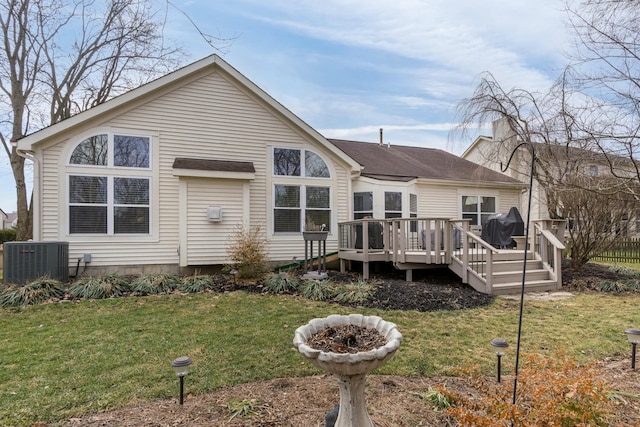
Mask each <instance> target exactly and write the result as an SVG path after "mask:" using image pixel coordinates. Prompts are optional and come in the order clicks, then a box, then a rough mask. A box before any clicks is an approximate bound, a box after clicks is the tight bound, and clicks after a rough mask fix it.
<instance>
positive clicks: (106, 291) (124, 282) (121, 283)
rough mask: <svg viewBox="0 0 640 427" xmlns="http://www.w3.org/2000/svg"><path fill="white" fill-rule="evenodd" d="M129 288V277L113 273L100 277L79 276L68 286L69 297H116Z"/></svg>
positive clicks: (123, 293)
mask: <svg viewBox="0 0 640 427" xmlns="http://www.w3.org/2000/svg"><path fill="white" fill-rule="evenodd" d="M130 290H131V287H130V282H129V279H127V277H125V276H121V275H118V274H115V273H111V274H107V275H105V276H100V277H92V276H87V277H81V278H80V279H78V280H76V281H75V282H74V283H73V284H72V285H71V286H70V287H69V295H70V296H71V298H83V299H105V298H117V297H121V296H123V295H125V294H126V293H127V292H129V291H130Z"/></svg>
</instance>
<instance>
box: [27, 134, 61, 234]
mask: <svg viewBox="0 0 640 427" xmlns="http://www.w3.org/2000/svg"><path fill="white" fill-rule="evenodd" d="M61 149H62V144H58V145H56V146H54V147H52V148H50V149H48V150H46V151H45V152H44V154H45V155H44V156H43V159H42V165H40V171H41V174H42V180H41V182H42V189H41V194H40V200H41V202H40V203H41V207H42V216H41V220H40V226H41V236H42V240H44V241H47V240H52V241H55V240H65V237H66V236H65V234H64V232H63V231H62V230H61V227H62V226H64V225H65V224H61V223H62V222H63V220H62V218H60V213H59V207H60V205H61V204H62V203H65V202H64V201H66V199H67V197H66V194H65V193H64V188H65V187H61V185H60V179H64V178H61V177H59V175H60V170H61V169H60V164H59V162H58V159H59V157H60V154H61ZM34 167H38V165H37V164H35V165H34ZM34 197H35V196H34Z"/></svg>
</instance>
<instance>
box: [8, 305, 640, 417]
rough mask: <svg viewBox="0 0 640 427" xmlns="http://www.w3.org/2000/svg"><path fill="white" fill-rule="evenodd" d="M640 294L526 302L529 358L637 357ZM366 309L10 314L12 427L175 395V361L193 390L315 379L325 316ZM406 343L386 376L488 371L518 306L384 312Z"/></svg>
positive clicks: (125, 308) (48, 309)
mask: <svg viewBox="0 0 640 427" xmlns="http://www.w3.org/2000/svg"><path fill="white" fill-rule="evenodd" d="M638 304H640V295H632V296H629V295H624V296H612V295H595V294H591V295H586V294H584V295H578V296H577V297H576V298H575V299H569V300H563V301H556V302H529V301H526V303H525V310H524V322H523V341H522V351H523V352H525V353H531V352H543V353H547V354H548V353H551V352H553V351H554V349H558V348H564V349H566V350H567V351H568V352H570V353H571V354H575V355H577V356H578V358H579V360H580V361H581V362H585V363H586V362H589V361H592V360H595V359H598V358H603V357H606V356H617V355H621V354H626V353H627V352H630V346H629V345H628V343H627V342H626V338H625V336H624V333H623V332H624V330H625V329H626V328H630V327H639V326H640V311H639V310H638V309H637V306H638ZM355 311H356V310H354V309H348V308H345V307H341V306H337V305H334V304H327V303H318V302H311V301H308V300H305V299H301V298H298V297H289V296H264V295H255V294H246V293H241V292H234V293H228V294H211V293H206V294H190V295H164V296H157V297H153V296H150V297H129V298H121V299H110V300H102V301H95V302H91V301H83V302H80V303H70V302H64V303H53V304H47V305H39V306H33V307H28V308H24V309H0V349H1V351H0V366H1V367H2V369H0V425H3V426H5V425H6V426H27V425H31V424H32V423H34V422H38V421H55V420H60V419H64V418H68V417H71V416H74V415H79V414H82V413H86V412H91V411H100V410H104V409H108V408H113V407H118V406H124V405H129V404H134V403H136V402H139V401H146V400H151V399H158V398H172V397H175V392H176V384H177V380H176V378H175V376H174V374H173V372H172V369H171V366H170V364H171V361H172V360H173V359H175V358H176V357H178V356H181V355H187V356H189V357H191V359H192V360H193V362H194V364H193V366H192V372H191V373H190V374H189V376H188V377H187V380H186V387H187V389H188V391H189V392H191V393H195V394H196V395H197V394H199V393H205V392H209V391H213V390H216V389H218V388H220V387H221V386H224V385H229V384H234V383H244V382H250V381H256V380H265V379H270V378H276V377H286V376H299V375H312V374H317V373H319V372H320V371H319V370H317V368H315V367H313V366H312V365H310V364H308V363H306V362H305V361H304V360H303V358H302V357H301V356H300V355H299V354H298V353H297V351H296V349H295V348H294V347H293V345H292V339H293V334H294V331H295V328H296V327H298V326H300V325H302V324H305V323H306V322H307V321H308V320H309V319H311V318H313V317H323V316H326V315H329V314H332V313H338V314H346V313H349V312H355ZM359 312H361V313H363V314H376V315H380V316H382V317H383V318H384V319H385V320H389V321H392V322H395V323H397V324H398V326H399V328H400V331H401V333H402V334H403V336H404V341H403V343H402V345H401V346H400V349H399V350H398V353H397V354H396V356H395V357H394V358H393V359H392V360H391V361H390V362H388V363H387V364H386V365H385V366H383V367H382V368H381V369H380V370H379V371H378V372H379V373H385V374H399V375H433V374H448V373H451V372H452V368H455V367H461V366H466V365H469V364H471V363H477V364H479V365H480V366H481V368H482V369H483V370H485V371H486V372H487V373H488V374H489V373H492V372H493V370H494V368H495V355H494V354H493V353H492V352H491V350H490V348H489V341H490V340H491V339H492V338H495V337H497V336H500V337H503V338H505V339H506V340H507V341H509V342H510V343H511V344H512V347H511V348H510V351H509V352H508V353H507V354H506V355H505V356H504V358H503V360H504V365H503V366H504V370H505V371H506V372H509V371H510V370H511V369H512V365H513V361H514V357H513V356H514V347H515V341H516V331H517V315H518V302H515V301H507V300H503V299H498V300H496V302H495V303H494V304H493V305H491V306H490V307H486V308H482V309H475V310H465V311H455V312H435V313H417V312H396V311H393V312H380V311H376V310H360V311H359Z"/></svg>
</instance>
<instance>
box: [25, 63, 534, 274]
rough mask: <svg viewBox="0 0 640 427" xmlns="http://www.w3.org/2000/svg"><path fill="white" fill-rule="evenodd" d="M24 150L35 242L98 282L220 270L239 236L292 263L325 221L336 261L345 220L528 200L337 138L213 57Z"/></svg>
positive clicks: (449, 163) (507, 187) (434, 156)
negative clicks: (30, 164)
mask: <svg viewBox="0 0 640 427" xmlns="http://www.w3.org/2000/svg"><path fill="white" fill-rule="evenodd" d="M17 144H18V150H19V152H20V153H22V154H23V155H25V156H28V157H31V158H33V160H34V205H33V208H34V224H33V233H34V240H35V241H68V242H69V262H70V264H71V265H75V263H76V260H78V259H88V258H90V265H89V269H90V270H92V271H93V272H95V273H98V272H104V271H116V270H117V271H120V272H125V273H126V272H131V273H141V272H152V271H161V270H162V271H173V272H178V271H180V270H181V269H185V268H187V267H188V268H196V267H199V266H207V265H216V264H224V263H226V262H228V259H227V253H226V247H227V245H228V239H229V237H230V236H231V235H232V234H233V232H234V231H236V230H237V227H238V226H240V225H244V227H257V226H260V227H262V229H263V230H264V232H265V235H266V238H267V241H268V251H269V257H270V259H271V260H272V261H275V262H286V261H289V260H291V259H292V258H293V257H298V258H301V256H302V255H303V254H304V242H303V239H302V236H301V232H302V231H304V230H305V228H312V227H313V228H316V227H319V226H320V225H321V224H325V225H326V228H327V229H328V230H329V237H328V239H327V252H332V251H336V250H337V245H338V236H337V234H338V233H337V230H338V223H339V222H344V221H348V220H351V219H353V218H360V217H363V216H374V217H394V216H407V217H408V216H445V217H451V218H454V217H468V218H471V219H472V220H475V221H480V219H479V218H480V217H481V216H483V215H487V214H490V213H494V212H506V211H508V209H509V207H511V206H518V205H517V202H518V198H519V195H520V192H521V190H522V184H521V183H520V182H518V181H517V180H514V179H512V178H509V177H507V176H505V175H502V174H498V173H495V172H493V171H489V170H487V169H485V168H482V167H479V166H477V165H474V164H472V163H470V162H467V161H466V160H462V159H460V158H458V157H456V156H453V155H451V154H448V153H446V152H444V151H440V150H431V149H424V148H416V147H399V146H392V147H382V146H379V145H378V144H368V143H359V142H349V141H337V140H335V141H329V140H327V139H325V138H324V137H323V136H322V135H320V134H319V133H318V132H317V131H316V130H314V129H313V128H311V127H310V126H309V125H307V124H306V123H305V122H303V121H302V120H301V119H300V118H298V117H297V116H295V115H294V114H293V113H292V112H291V111H289V110H288V109H286V108H285V107H284V106H282V105H281V104H279V103H278V102H277V101H275V100H274V99H273V98H271V97H270V96H269V95H268V94H267V93H266V92H264V91H263V90H262V89H260V88H259V87H257V86H256V85H255V84H254V83H252V82H251V81H249V80H248V79H247V78H246V77H244V76H243V75H242V74H241V73H239V72H238V71H237V70H236V69H234V68H233V67H231V66H230V65H229V64H228V63H226V62H225V61H223V60H222V59H221V58H220V57H218V56H216V55H212V56H210V57H207V58H205V59H202V60H200V61H198V62H195V63H193V64H191V65H189V66H187V67H185V68H182V69H180V70H178V71H176V72H174V73H171V74H169V75H166V76H164V77H162V78H160V79H158V80H155V81H153V82H151V83H148V84H146V85H144V86H141V87H139V88H137V89H134V90H132V91H130V92H128V93H126V94H123V95H121V96H119V97H116V98H114V99H112V100H110V101H108V102H105V103H104V104H101V105H99V106H96V107H94V108H91V109H89V110H87V111H85V112H82V113H80V114H77V115H75V116H73V117H70V118H68V119H66V120H64V121H62V122H60V123H57V124H54V125H52V126H49V127H47V128H45V129H42V130H40V131H38V132H35V133H33V134H31V135H28V136H26V137H24V138H22V139H21V140H19V141H18V143H17ZM478 201H480V203H478ZM474 218H475V219H474ZM84 255H90V257H88V256H87V257H85V256H84Z"/></svg>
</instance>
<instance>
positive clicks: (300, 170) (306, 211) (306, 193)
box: [273, 148, 331, 233]
mask: <svg viewBox="0 0 640 427" xmlns="http://www.w3.org/2000/svg"><path fill="white" fill-rule="evenodd" d="M273 175H274V181H275V182H274V186H273V193H274V197H273V200H274V202H273V231H274V233H288V232H289V233H294V232H301V231H305V230H309V231H316V230H320V229H321V228H322V226H323V225H324V229H325V230H327V231H329V230H330V227H331V186H330V185H322V179H326V178H330V177H331V173H330V171H329V167H328V166H327V164H326V163H325V161H324V160H322V158H321V157H320V156H319V155H318V154H316V153H314V152H313V151H310V150H303V149H294V148H274V150H273ZM292 178H294V179H292Z"/></svg>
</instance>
